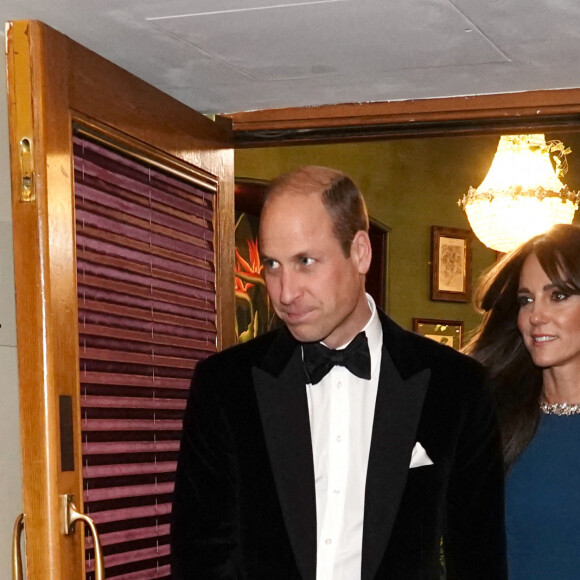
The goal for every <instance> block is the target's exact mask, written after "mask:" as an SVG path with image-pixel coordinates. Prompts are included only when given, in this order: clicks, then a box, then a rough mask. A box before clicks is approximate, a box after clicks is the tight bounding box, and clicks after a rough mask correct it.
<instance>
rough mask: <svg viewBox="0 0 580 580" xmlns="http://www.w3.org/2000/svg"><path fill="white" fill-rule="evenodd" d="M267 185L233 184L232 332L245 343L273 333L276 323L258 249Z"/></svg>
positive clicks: (252, 181) (240, 181)
mask: <svg viewBox="0 0 580 580" xmlns="http://www.w3.org/2000/svg"><path fill="white" fill-rule="evenodd" d="M267 187H268V182H267V181H262V180H257V179H236V181H235V189H234V192H235V198H234V199H235V224H236V227H235V254H236V256H235V266H234V267H235V278H234V282H235V304H236V320H235V330H236V339H237V341H238V342H246V341H248V340H251V339H252V338H255V337H256V336H259V335H260V334H264V333H265V332H268V331H269V330H272V329H274V328H275V327H276V326H277V325H278V324H279V320H278V318H277V316H276V314H275V312H274V310H273V308H272V306H271V304H270V300H269V299H268V293H267V292H266V284H265V282H264V275H263V266H262V264H261V261H260V249H259V247H258V243H259V242H258V230H259V223H260V211H261V209H262V200H263V196H264V192H265V191H266V189H267Z"/></svg>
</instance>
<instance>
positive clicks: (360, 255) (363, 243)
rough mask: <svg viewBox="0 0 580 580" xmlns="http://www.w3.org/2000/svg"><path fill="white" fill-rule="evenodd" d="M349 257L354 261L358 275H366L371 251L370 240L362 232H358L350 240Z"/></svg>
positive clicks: (365, 233) (369, 264)
mask: <svg viewBox="0 0 580 580" xmlns="http://www.w3.org/2000/svg"><path fill="white" fill-rule="evenodd" d="M350 253H351V257H352V258H353V259H354V260H355V263H356V265H357V268H358V272H359V274H366V273H367V272H368V271H369V268H370V266H371V258H372V255H373V250H372V248H371V240H370V238H369V235H368V233H367V232H365V231H364V230H359V231H358V232H357V233H356V234H355V235H354V238H353V240H352V245H351V247H350Z"/></svg>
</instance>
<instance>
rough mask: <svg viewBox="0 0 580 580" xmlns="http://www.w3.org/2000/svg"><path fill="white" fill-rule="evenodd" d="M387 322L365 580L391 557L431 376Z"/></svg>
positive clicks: (370, 476) (368, 498) (370, 475)
mask: <svg viewBox="0 0 580 580" xmlns="http://www.w3.org/2000/svg"><path fill="white" fill-rule="evenodd" d="M381 322H382V324H383V351H382V357H381V371H380V377H379V388H378V393H377V401H376V406H375V416H374V420H373V435H372V441H371V449H370V455H369V464H368V470H367V481H366V490H365V513H364V529H363V549H362V580H371V579H372V578H373V577H374V575H375V573H376V570H377V568H378V566H379V564H380V562H381V559H382V557H383V555H384V553H385V549H386V547H387V544H388V541H389V538H390V535H391V531H392V528H393V524H394V522H395V518H396V515H397V511H398V508H399V503H400V501H401V497H402V494H403V490H404V488H405V483H406V481H407V475H408V472H409V463H410V460H411V453H412V450H413V446H414V445H415V441H416V438H415V436H416V432H417V426H418V423H419V418H420V416H421V409H422V407H423V401H424V398H425V394H426V392H427V386H428V384H429V378H430V376H431V371H430V370H429V369H426V368H424V365H422V364H421V361H420V360H419V359H418V357H417V355H415V354H414V350H413V349H412V347H411V345H406V342H407V341H406V340H405V339H406V337H405V333H404V332H403V331H402V330H401V329H399V327H397V326H396V325H395V324H394V323H393V322H392V321H390V320H388V319H387V318H386V317H385V316H381ZM395 361H396V364H395Z"/></svg>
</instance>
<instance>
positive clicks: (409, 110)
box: [220, 88, 580, 148]
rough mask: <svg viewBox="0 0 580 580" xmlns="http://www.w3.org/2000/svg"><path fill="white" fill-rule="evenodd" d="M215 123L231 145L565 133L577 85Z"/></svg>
mask: <svg viewBox="0 0 580 580" xmlns="http://www.w3.org/2000/svg"><path fill="white" fill-rule="evenodd" d="M220 122H222V123H224V125H227V124H229V123H231V124H232V130H233V134H234V144H235V147H236V148H246V147H273V146H280V145H300V144H322V143H336V142H346V141H366V140H386V139H402V138H413V139H414V138H421V137H445V136H447V137H448V136H460V135H483V134H488V135H489V134H502V133H519V132H522V133H533V132H549V131H571V130H575V129H576V128H578V127H579V126H580V88H578V89H555V90H541V91H526V92H520V93H505V94H495V95H475V96H466V97H448V98H437V99H418V100H408V101H391V102H376V103H350V104H338V105H323V106H317V107H298V108H287V109H263V110H260V111H249V112H238V113H230V114H227V115H222V116H221V117H220Z"/></svg>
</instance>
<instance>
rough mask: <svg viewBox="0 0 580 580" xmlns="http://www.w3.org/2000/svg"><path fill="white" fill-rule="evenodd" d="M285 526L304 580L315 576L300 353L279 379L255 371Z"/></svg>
mask: <svg viewBox="0 0 580 580" xmlns="http://www.w3.org/2000/svg"><path fill="white" fill-rule="evenodd" d="M252 372H253V378H254V385H255V389H256V395H257V398H258V405H259V409H260V416H261V418H262V426H263V429H264V436H265V438H266V445H267V448H268V454H269V456H270V463H271V465H272V471H273V474H274V481H275V482H276V489H277V491H278V497H279V499H280V505H281V507H282V513H283V515H284V522H285V524H286V529H287V531H288V536H289V538H290V543H291V545H292V548H293V550H294V555H295V558H296V563H297V565H298V568H299V570H300V572H301V575H302V578H303V579H304V580H315V576H316V494H315V490H314V465H313V459H312V441H311V436H310V421H309V414H308V401H307V398H306V375H305V372H304V368H303V366H302V357H301V352H300V349H299V348H296V349H295V350H294V353H293V354H292V356H291V357H290V360H289V361H288V364H286V366H285V367H284V368H283V370H282V371H281V372H280V374H279V375H278V376H275V375H272V374H270V372H267V371H265V370H263V369H260V368H254V369H253V371H252Z"/></svg>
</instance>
